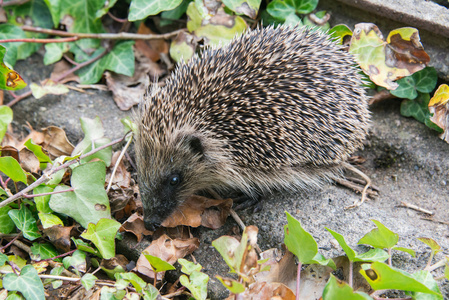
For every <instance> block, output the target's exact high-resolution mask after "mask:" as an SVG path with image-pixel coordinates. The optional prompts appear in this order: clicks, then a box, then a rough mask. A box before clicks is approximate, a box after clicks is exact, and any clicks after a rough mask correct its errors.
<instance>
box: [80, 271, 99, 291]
mask: <svg viewBox="0 0 449 300" xmlns="http://www.w3.org/2000/svg"><path fill="white" fill-rule="evenodd" d="M97 279H98V278H97V277H95V275H92V274H89V273H87V274H84V276H83V277H81V284H82V285H83V287H84V288H85V289H86V291H88V290H90V289H91V288H93V287H94V285H95V281H96V280H97Z"/></svg>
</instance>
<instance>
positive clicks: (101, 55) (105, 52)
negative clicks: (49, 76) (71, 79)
mask: <svg viewBox="0 0 449 300" xmlns="http://www.w3.org/2000/svg"><path fill="white" fill-rule="evenodd" d="M108 52H109V50H108V49H106V50H104V51H103V52H101V53H100V54H99V55H97V56H95V57H93V58H91V59H89V60H86V61H85V62H83V63H80V64H78V65H77V66H75V67H74V68H71V69H70V70H67V71H66V72H64V73H62V74H61V75H60V76H58V77H56V78H55V79H54V81H55V82H58V81H60V80H61V79H63V78H65V77H66V76H68V75H70V74H72V73H75V72H76V71H78V70H79V69H81V68H83V67H85V66H87V65H89V64H91V63H93V62H94V61H97V60H99V59H100V58H102V57H103V56H105V55H106V54H107V53H108Z"/></svg>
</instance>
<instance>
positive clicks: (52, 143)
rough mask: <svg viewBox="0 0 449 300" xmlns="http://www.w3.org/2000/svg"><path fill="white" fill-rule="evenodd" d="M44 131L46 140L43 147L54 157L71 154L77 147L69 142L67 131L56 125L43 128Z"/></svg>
mask: <svg viewBox="0 0 449 300" xmlns="http://www.w3.org/2000/svg"><path fill="white" fill-rule="evenodd" d="M42 132H43V133H44V141H43V143H42V148H44V149H45V150H46V151H47V152H48V154H49V155H50V156H51V157H52V159H54V158H56V157H59V156H61V155H66V156H70V155H71V154H72V152H73V149H74V148H75V147H74V146H73V145H72V143H70V142H69V140H68V139H67V136H66V134H65V131H64V130H63V129H61V128H59V127H56V126H49V127H47V128H44V129H42Z"/></svg>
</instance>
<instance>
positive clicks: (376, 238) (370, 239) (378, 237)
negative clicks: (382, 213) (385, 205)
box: [357, 220, 399, 249]
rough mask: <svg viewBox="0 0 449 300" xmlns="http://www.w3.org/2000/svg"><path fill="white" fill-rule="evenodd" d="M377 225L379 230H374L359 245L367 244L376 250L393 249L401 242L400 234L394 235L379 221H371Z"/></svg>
mask: <svg viewBox="0 0 449 300" xmlns="http://www.w3.org/2000/svg"><path fill="white" fill-rule="evenodd" d="M371 221H373V223H374V224H376V226H377V228H374V229H373V230H371V231H370V232H368V233H367V234H365V236H364V237H362V238H361V239H360V240H359V242H358V243H357V244H367V245H370V246H373V247H374V248H380V249H384V248H392V247H393V246H395V245H396V244H397V243H398V241H399V234H397V233H394V232H393V231H391V230H390V229H388V228H387V227H385V226H384V225H383V224H382V223H380V222H379V221H377V220H371Z"/></svg>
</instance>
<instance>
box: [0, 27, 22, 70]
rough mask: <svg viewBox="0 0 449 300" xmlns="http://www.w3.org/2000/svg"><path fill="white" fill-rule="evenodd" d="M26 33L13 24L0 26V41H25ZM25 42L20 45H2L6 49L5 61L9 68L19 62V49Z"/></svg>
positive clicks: (19, 43)
mask: <svg viewBox="0 0 449 300" xmlns="http://www.w3.org/2000/svg"><path fill="white" fill-rule="evenodd" d="M25 38H26V35H25V32H24V31H23V30H22V29H20V28H19V27H17V26H14V25H11V24H0V39H2V40H4V39H25ZM23 44H24V43H23V42H18V43H1V45H2V46H3V47H4V48H6V49H7V50H8V51H6V54H4V55H5V57H4V59H3V61H4V62H5V63H7V64H8V65H9V66H11V67H13V66H14V65H15V64H16V61H17V53H18V48H19V47H20V46H21V45H23Z"/></svg>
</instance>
